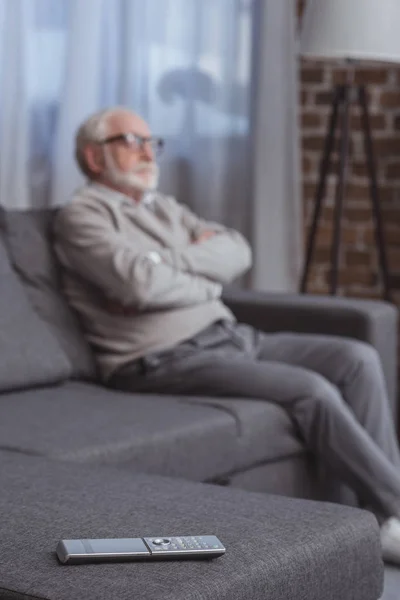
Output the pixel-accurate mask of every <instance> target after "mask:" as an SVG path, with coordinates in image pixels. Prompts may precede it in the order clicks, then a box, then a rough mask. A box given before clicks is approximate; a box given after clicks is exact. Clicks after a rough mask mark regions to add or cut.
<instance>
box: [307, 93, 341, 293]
mask: <svg viewBox="0 0 400 600" xmlns="http://www.w3.org/2000/svg"><path fill="white" fill-rule="evenodd" d="M342 99H343V86H337V87H336V88H335V92H334V96H333V99H332V111H331V116H330V119H329V125H328V130H327V134H326V138H325V147H324V153H323V155H322V160H321V164H320V172H319V183H318V187H317V193H316V197H315V204H314V213H313V219H312V224H311V229H310V233H309V236H308V241H307V250H306V260H305V264H304V269H303V275H302V277H301V284H300V292H301V293H302V294H304V293H305V292H306V291H307V280H308V275H309V272H310V266H311V260H312V255H313V251H314V243H315V236H316V233H317V227H318V221H319V217H320V213H321V208H322V201H323V199H324V197H325V190H326V178H327V175H328V173H329V169H330V166H331V156H332V150H333V144H334V141H335V132H336V127H337V120H338V112H339V105H340V103H341V102H342Z"/></svg>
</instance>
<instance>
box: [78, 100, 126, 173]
mask: <svg viewBox="0 0 400 600" xmlns="http://www.w3.org/2000/svg"><path fill="white" fill-rule="evenodd" d="M125 111H127V109H126V108H124V107H122V106H116V107H114V108H106V109H105V110H101V111H99V112H97V113H95V114H93V115H91V116H90V117H89V118H88V119H86V121H84V122H83V123H82V125H81V126H80V127H79V129H78V131H77V133H76V136H75V158H76V161H77V163H78V165H79V168H80V169H81V171H82V173H83V174H84V175H86V176H87V177H89V178H91V177H92V176H93V173H92V171H91V170H90V168H89V166H88V164H87V162H86V158H85V154H84V149H85V147H86V146H87V145H88V144H93V143H96V142H100V141H101V140H103V139H104V138H105V137H106V136H107V131H108V119H109V118H110V117H111V116H113V115H115V114H116V113H119V112H125Z"/></svg>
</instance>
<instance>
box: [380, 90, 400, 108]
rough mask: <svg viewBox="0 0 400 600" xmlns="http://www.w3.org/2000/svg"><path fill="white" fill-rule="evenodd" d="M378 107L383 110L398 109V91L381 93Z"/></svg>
mask: <svg viewBox="0 0 400 600" xmlns="http://www.w3.org/2000/svg"><path fill="white" fill-rule="evenodd" d="M380 105H381V106H382V107H383V108H400V91H391V92H382V93H381V95H380Z"/></svg>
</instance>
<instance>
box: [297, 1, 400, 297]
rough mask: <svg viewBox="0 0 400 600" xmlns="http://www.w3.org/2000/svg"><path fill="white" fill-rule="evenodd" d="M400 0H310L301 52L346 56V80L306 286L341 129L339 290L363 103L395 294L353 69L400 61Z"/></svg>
mask: <svg viewBox="0 0 400 600" xmlns="http://www.w3.org/2000/svg"><path fill="white" fill-rule="evenodd" d="M399 24H400V0H308V3H307V5H306V10H305V14H304V18H303V25H302V31H301V36H300V54H301V55H302V56H303V57H305V58H310V59H313V60H325V61H328V60H330V61H332V60H334V61H336V62H338V61H341V62H342V63H343V65H344V66H345V68H346V70H347V81H346V83H345V84H343V85H338V86H336V88H335V90H334V92H333V96H332V107H331V115H330V119H329V125H328V131H327V135H326V139H325V145H324V150H323V155H322V159H321V165H320V173H319V183H318V185H317V190H316V198H315V205H314V212H313V217H312V224H311V228H310V233H309V238H308V240H307V249H306V257H305V265H304V270H303V274H302V278H301V288H300V290H301V292H303V293H304V292H306V291H307V282H308V277H309V271H310V266H311V261H312V256H313V251H314V245H315V239H316V233H317V229H318V224H319V219H320V215H321V208H322V204H323V200H324V197H325V192H326V180H327V176H328V174H329V171H330V167H331V162H332V154H333V149H334V144H335V135H336V133H337V131H338V130H339V131H340V150H339V171H338V181H337V187H336V194H335V206H334V227H333V240H332V247H331V265H330V266H331V273H330V277H331V278H330V292H331V294H336V292H337V286H338V272H339V260H340V241H341V223H342V216H343V205H344V199H345V192H346V181H347V175H348V165H349V148H350V108H351V105H352V104H353V103H356V104H358V105H359V107H360V109H361V124H362V134H363V138H364V148H365V157H366V163H367V172H368V177H369V187H370V199H371V203H372V215H373V220H374V228H375V240H376V245H377V251H378V259H379V267H380V271H381V276H382V283H383V288H384V297H385V299H387V300H389V299H390V286H389V274H388V265H387V256H386V249H385V240H384V232H383V227H382V216H381V207H380V202H379V189H378V183H377V175H376V166H375V157H374V151H373V140H372V135H371V126H370V114H369V108H368V96H367V90H366V87H365V85H360V86H359V85H355V83H354V73H355V69H356V68H357V65H358V64H359V63H360V62H362V61H363V62H365V61H367V62H384V63H388V62H398V63H400V33H399V32H400V29H399V28H400V25H399Z"/></svg>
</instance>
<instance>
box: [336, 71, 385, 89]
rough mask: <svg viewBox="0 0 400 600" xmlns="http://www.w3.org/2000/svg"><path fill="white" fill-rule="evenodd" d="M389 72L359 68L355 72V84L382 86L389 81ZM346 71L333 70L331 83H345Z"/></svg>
mask: <svg viewBox="0 0 400 600" xmlns="http://www.w3.org/2000/svg"><path fill="white" fill-rule="evenodd" d="M389 74H390V73H389V70H388V69H382V68H379V67H378V68H364V69H363V68H359V69H357V70H356V72H355V78H354V80H355V83H356V84H366V85H383V84H385V83H387V81H388V79H389ZM347 75H348V70H347V69H334V71H333V82H334V83H336V84H339V83H346V81H347Z"/></svg>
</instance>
